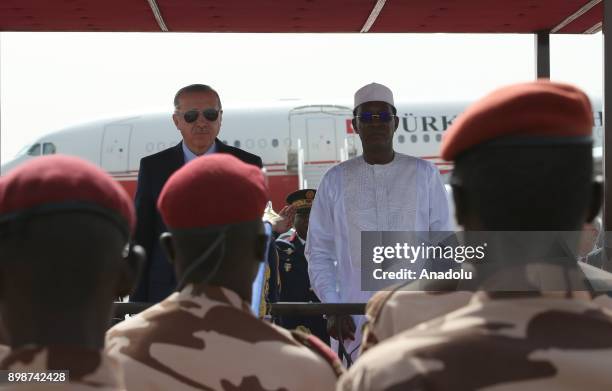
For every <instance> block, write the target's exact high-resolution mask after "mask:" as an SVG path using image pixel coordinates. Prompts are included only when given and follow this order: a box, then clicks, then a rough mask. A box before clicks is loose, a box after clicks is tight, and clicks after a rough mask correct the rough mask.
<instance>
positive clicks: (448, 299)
mask: <svg viewBox="0 0 612 391" xmlns="http://www.w3.org/2000/svg"><path fill="white" fill-rule="evenodd" d="M472 294H473V292H453V291H449V292H417V291H406V290H399V289H397V290H391V291H380V292H377V293H376V294H375V295H374V296H373V297H372V298H371V299H370V300H369V301H368V304H367V306H366V319H367V321H366V323H365V325H364V328H363V337H362V342H361V352H362V353H363V352H365V351H367V350H368V349H370V348H372V347H373V346H374V345H377V344H378V343H380V342H382V341H384V340H386V339H388V338H391V337H393V336H394V335H396V334H399V333H400V332H402V331H404V330H408V329H410V328H412V327H414V326H416V325H418V324H419V323H422V322H426V321H428V320H431V319H434V318H437V317H438V316H441V315H444V314H447V313H449V312H451V311H454V310H456V309H458V308H460V307H463V306H464V305H466V304H468V303H469V301H470V298H471V297H472Z"/></svg>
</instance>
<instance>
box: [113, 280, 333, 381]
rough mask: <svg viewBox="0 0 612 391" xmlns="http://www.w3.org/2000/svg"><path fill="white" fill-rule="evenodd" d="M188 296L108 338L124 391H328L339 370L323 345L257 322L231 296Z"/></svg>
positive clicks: (215, 291) (187, 291) (216, 290)
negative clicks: (121, 376) (122, 379)
mask: <svg viewBox="0 0 612 391" xmlns="http://www.w3.org/2000/svg"><path fill="white" fill-rule="evenodd" d="M192 292H193V285H188V286H187V287H185V288H184V289H183V290H182V291H181V292H176V293H174V294H172V295H171V296H169V297H168V298H167V299H166V300H164V301H162V302H161V303H159V304H157V305H155V306H154V307H151V308H149V309H147V310H146V311H144V312H142V313H140V314H138V315H136V316H134V317H132V318H130V319H128V320H126V321H124V322H122V323H119V324H117V325H116V326H114V327H113V328H112V329H111V330H109V331H108V333H107V344H106V346H107V351H108V353H109V355H111V356H112V357H116V358H117V359H119V361H120V362H121V365H122V367H123V370H124V372H125V381H126V385H127V387H128V389H129V390H176V389H180V390H228V391H229V390H249V391H257V390H262V391H263V390H287V391H291V390H308V391H310V390H333V389H334V387H335V383H336V379H337V376H338V374H339V371H341V369H340V365H339V362H338V361H337V358H336V357H335V355H334V354H333V352H331V350H329V349H328V348H327V347H326V346H324V345H323V343H322V342H320V341H318V340H317V339H316V338H314V337H308V339H306V338H304V339H298V338H296V336H295V335H292V334H291V333H290V332H288V331H286V330H283V329H281V328H279V327H276V326H274V325H271V324H268V323H266V322H263V321H261V320H259V319H257V318H256V317H255V316H253V314H252V313H251V311H250V309H249V305H248V303H246V302H244V301H243V300H242V299H241V298H240V297H239V296H238V295H237V294H236V293H235V292H233V291H231V290H229V289H226V288H222V287H215V286H207V287H206V288H204V289H203V292H201V293H198V294H192ZM308 344H313V345H314V346H309V347H310V348H311V349H309V348H307V347H305V346H304V345H308Z"/></svg>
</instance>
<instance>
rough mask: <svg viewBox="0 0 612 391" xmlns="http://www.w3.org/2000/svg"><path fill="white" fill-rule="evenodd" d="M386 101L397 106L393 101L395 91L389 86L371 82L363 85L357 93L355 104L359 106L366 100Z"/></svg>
mask: <svg viewBox="0 0 612 391" xmlns="http://www.w3.org/2000/svg"><path fill="white" fill-rule="evenodd" d="M375 101H376V102H386V103H388V104H390V105H391V106H393V107H395V103H394V102H393V93H392V92H391V90H390V89H389V88H387V87H386V86H383V85H382V84H378V83H370V84H368V85H366V86H364V87H361V88H360V89H358V90H357V92H356V93H355V106H354V107H357V106H359V105H360V104H362V103H365V102H375Z"/></svg>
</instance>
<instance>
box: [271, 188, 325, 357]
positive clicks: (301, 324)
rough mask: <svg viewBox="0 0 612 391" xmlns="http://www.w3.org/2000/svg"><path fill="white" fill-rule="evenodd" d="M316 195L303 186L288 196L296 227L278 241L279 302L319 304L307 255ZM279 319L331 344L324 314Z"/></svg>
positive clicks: (292, 327) (286, 325)
mask: <svg viewBox="0 0 612 391" xmlns="http://www.w3.org/2000/svg"><path fill="white" fill-rule="evenodd" d="M315 194H316V190H314V189H303V190H298V191H295V192H293V193H291V194H289V195H288V196H287V204H289V205H291V206H293V207H294V208H295V217H294V218H293V229H294V230H293V231H289V232H287V233H285V234H283V235H281V236H280V237H279V238H278V239H277V240H276V242H275V244H276V249H277V250H278V258H279V263H278V272H279V275H280V294H279V301H283V302H313V303H319V298H318V297H317V295H316V294H315V293H314V291H313V290H312V288H311V287H310V280H309V278H308V262H307V261H306V257H305V256H304V246H305V245H306V236H307V234H308V219H309V217H310V208H311V207H312V201H313V200H314V197H315ZM280 322H281V325H282V326H283V327H285V328H287V329H299V330H302V331H305V332H308V333H311V334H313V335H315V336H317V337H318V338H319V339H321V340H322V341H323V342H325V343H326V344H328V345H329V335H328V334H327V323H326V320H325V319H324V318H323V316H322V315H319V316H283V317H281V319H280Z"/></svg>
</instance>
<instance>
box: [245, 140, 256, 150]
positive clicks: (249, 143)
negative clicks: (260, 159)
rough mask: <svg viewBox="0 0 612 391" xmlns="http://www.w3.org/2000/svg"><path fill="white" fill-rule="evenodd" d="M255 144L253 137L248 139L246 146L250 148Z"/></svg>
mask: <svg viewBox="0 0 612 391" xmlns="http://www.w3.org/2000/svg"><path fill="white" fill-rule="evenodd" d="M254 146H255V140H253V139H252V138H250V139H247V141H246V147H247V148H249V149H250V148H253V147H254Z"/></svg>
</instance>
